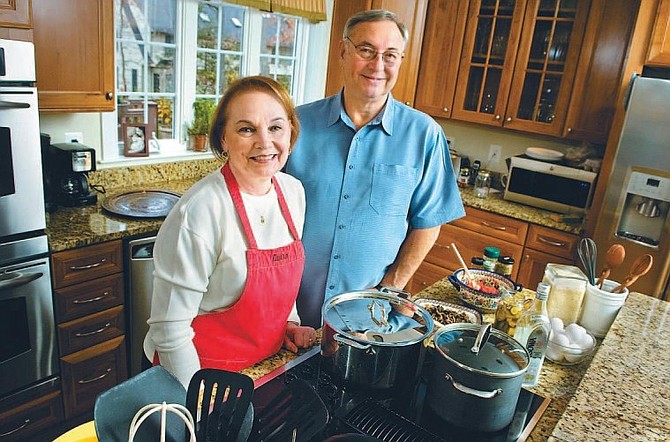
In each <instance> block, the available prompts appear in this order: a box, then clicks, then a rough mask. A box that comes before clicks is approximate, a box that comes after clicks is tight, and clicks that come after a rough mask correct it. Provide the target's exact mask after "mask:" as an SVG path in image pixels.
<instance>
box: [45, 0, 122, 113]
mask: <svg viewBox="0 0 670 442" xmlns="http://www.w3.org/2000/svg"><path fill="white" fill-rule="evenodd" d="M113 8H114V2H113V0H33V20H34V41H35V58H36V61H35V63H36V69H37V89H38V94H39V108H40V110H41V111H56V112H59V111H60V112H93V111H112V110H114V9H113ZM75 17H76V18H75Z"/></svg>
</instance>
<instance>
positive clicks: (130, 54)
mask: <svg viewBox="0 0 670 442" xmlns="http://www.w3.org/2000/svg"><path fill="white" fill-rule="evenodd" d="M116 48H117V50H116V60H117V62H116V84H117V86H116V89H117V91H118V92H140V91H143V90H144V48H145V46H144V45H143V44H140V43H120V44H117V46H116Z"/></svg>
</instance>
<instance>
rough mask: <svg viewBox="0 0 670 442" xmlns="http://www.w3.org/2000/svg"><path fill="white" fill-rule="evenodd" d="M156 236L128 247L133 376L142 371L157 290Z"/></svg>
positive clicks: (128, 293) (128, 295)
mask: <svg viewBox="0 0 670 442" xmlns="http://www.w3.org/2000/svg"><path fill="white" fill-rule="evenodd" d="M155 242H156V237H155V236H151V237H148V238H139V239H133V240H130V241H128V242H127V245H126V252H125V253H126V257H127V260H126V266H125V268H126V269H127V272H128V290H127V291H126V293H127V297H128V299H127V305H129V306H130V309H129V315H130V318H129V320H128V324H129V330H128V333H127V336H128V339H129V340H130V345H129V346H128V360H129V361H130V376H135V375H136V374H138V373H139V372H141V371H143V369H145V368H146V367H143V365H142V362H143V360H144V358H143V356H144V351H143V349H142V347H143V343H144V337H145V336H146V334H147V331H149V325H147V319H149V315H150V314H151V293H152V290H153V287H154V243H155Z"/></svg>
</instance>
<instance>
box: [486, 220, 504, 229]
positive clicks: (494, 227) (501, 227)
mask: <svg viewBox="0 0 670 442" xmlns="http://www.w3.org/2000/svg"><path fill="white" fill-rule="evenodd" d="M482 225H483V226H486V227H490V228H492V229H496V230H502V231H505V230H507V227H505V226H492V225H491V224H489V223H487V222H486V221H482Z"/></svg>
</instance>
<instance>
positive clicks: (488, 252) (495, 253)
mask: <svg viewBox="0 0 670 442" xmlns="http://www.w3.org/2000/svg"><path fill="white" fill-rule="evenodd" d="M499 256H500V250H499V249H498V248H497V247H491V246H489V247H484V264H483V266H484V268H485V269H486V270H490V271H492V272H493V271H495V268H496V262H498V257H499Z"/></svg>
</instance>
